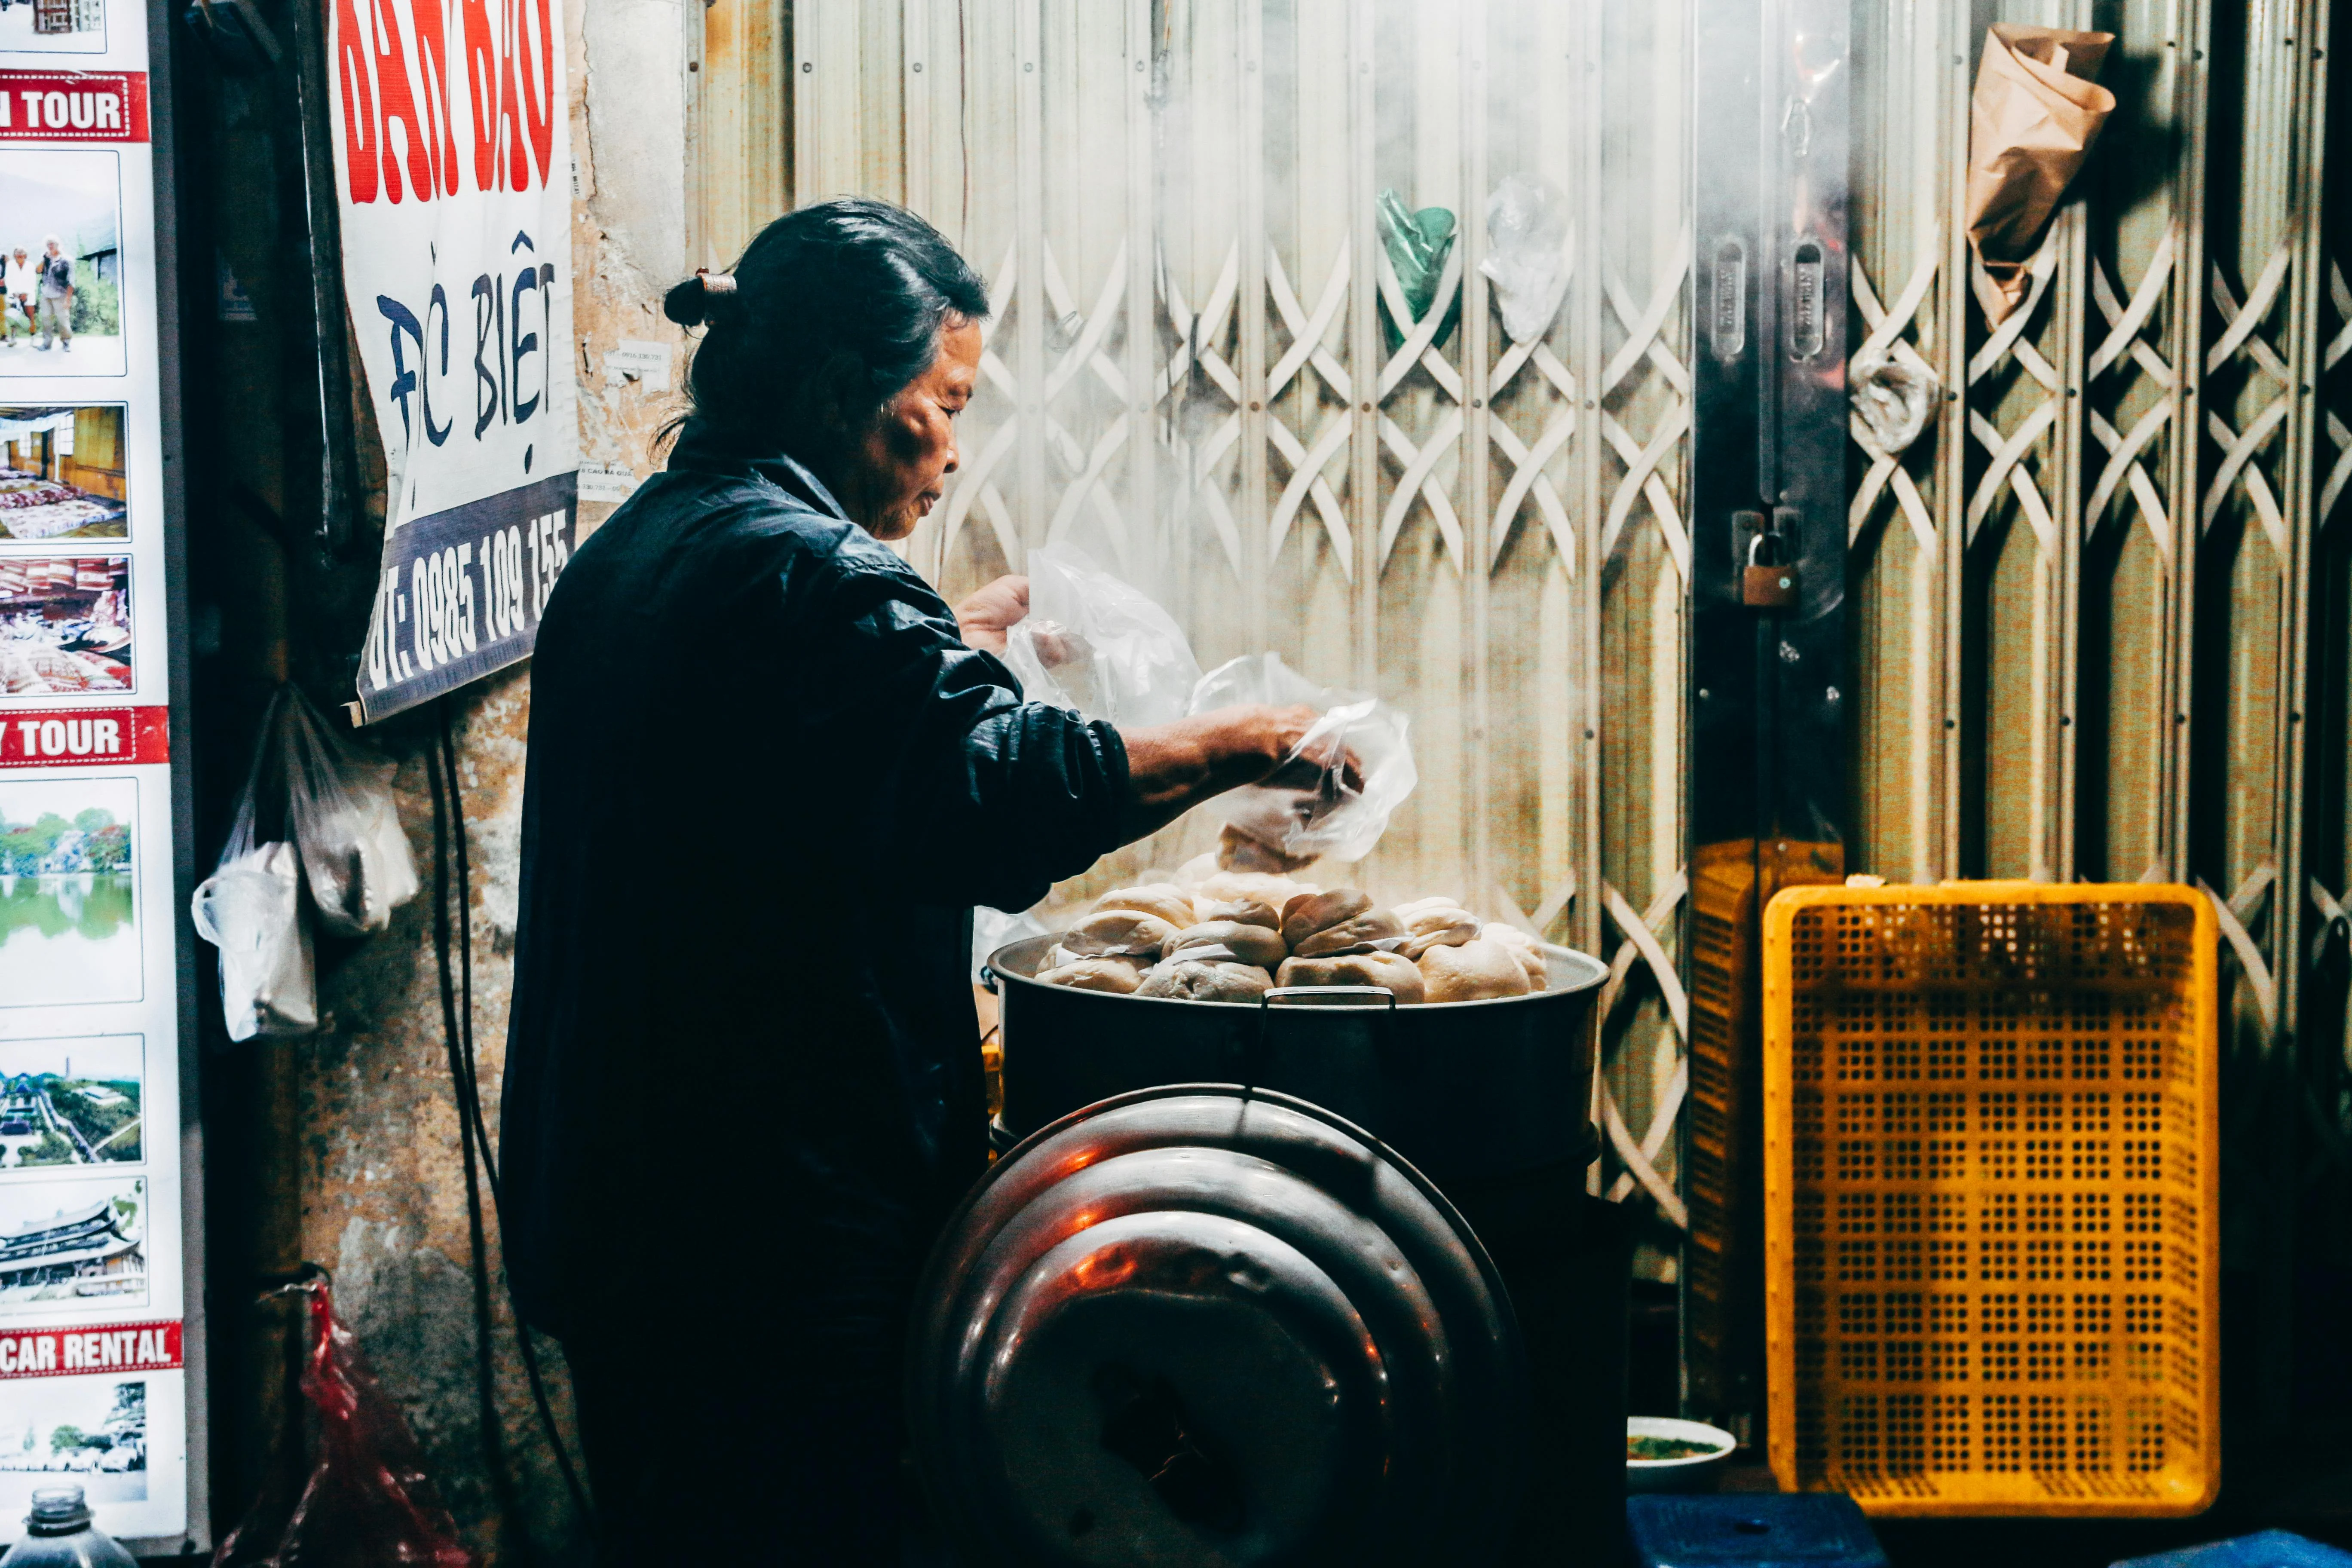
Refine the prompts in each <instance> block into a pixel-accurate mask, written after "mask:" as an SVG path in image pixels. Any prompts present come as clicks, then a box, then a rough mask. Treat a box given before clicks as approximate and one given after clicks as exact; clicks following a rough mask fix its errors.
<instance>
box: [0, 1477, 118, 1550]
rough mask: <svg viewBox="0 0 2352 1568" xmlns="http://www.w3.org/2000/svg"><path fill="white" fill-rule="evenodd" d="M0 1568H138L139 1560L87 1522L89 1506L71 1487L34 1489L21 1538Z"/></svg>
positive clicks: (104, 1532)
mask: <svg viewBox="0 0 2352 1568" xmlns="http://www.w3.org/2000/svg"><path fill="white" fill-rule="evenodd" d="M0 1568H139V1560H138V1559H137V1558H135V1557H133V1556H131V1553H130V1552H126V1551H124V1550H123V1549H122V1548H121V1546H119V1545H117V1544H116V1543H115V1540H114V1537H112V1536H110V1535H109V1534H107V1533H106V1531H102V1530H100V1529H99V1528H98V1526H96V1525H94V1524H92V1523H91V1522H90V1521H89V1503H87V1502H85V1501H83V1500H82V1495H81V1488H80V1487H79V1486H75V1485H64V1486H54V1487H35V1488H34V1489H33V1511H32V1512H30V1513H28V1514H26V1516H25V1538H24V1539H23V1540H22V1541H19V1542H16V1545H14V1546H11V1547H10V1548H8V1554H7V1555H6V1556H5V1557H0Z"/></svg>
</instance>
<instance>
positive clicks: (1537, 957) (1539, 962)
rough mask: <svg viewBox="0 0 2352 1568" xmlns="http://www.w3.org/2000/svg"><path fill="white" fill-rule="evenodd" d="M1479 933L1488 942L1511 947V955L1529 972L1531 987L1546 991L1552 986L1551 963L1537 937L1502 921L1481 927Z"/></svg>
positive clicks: (1529, 985)
mask: <svg viewBox="0 0 2352 1568" xmlns="http://www.w3.org/2000/svg"><path fill="white" fill-rule="evenodd" d="M1478 934H1479V935H1480V936H1481V937H1483V938H1485V939H1486V941H1488V942H1501V943H1502V944H1503V945H1504V946H1505V947H1507V948H1508V949H1510V951H1511V956H1512V957H1514V958H1516V959H1517V960H1518V961H1519V967H1520V968H1521V969H1523V970H1525V971H1526V972H1527V976H1528V987H1529V988H1530V989H1532V990H1536V991H1545V990H1549V988H1550V985H1551V963H1550V961H1549V959H1547V958H1545V957H1544V953H1543V949H1542V948H1541V947H1540V946H1539V945H1538V944H1537V942H1536V939H1535V938H1533V937H1531V936H1529V935H1528V933H1527V932H1525V931H1521V930H1520V929H1519V928H1518V927H1517V926H1515V925H1505V924H1504V923H1503V922H1501V921H1495V922H1493V923H1492V924H1490V925H1486V926H1484V927H1482V928H1480V930H1479V932H1478Z"/></svg>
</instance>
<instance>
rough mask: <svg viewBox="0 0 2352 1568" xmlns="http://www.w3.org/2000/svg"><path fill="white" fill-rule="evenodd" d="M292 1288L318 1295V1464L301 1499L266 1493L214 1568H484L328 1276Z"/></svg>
mask: <svg viewBox="0 0 2352 1568" xmlns="http://www.w3.org/2000/svg"><path fill="white" fill-rule="evenodd" d="M293 1289H296V1290H299V1291H301V1292H302V1293H304V1294H306V1295H308V1296H309V1297H310V1351H309V1352H308V1353H307V1354H306V1355H304V1357H303V1358H302V1394H303V1396H304V1397H305V1398H307V1399H308V1400H310V1405H311V1408H312V1409H313V1410H315V1411H316V1412H317V1414H318V1420H319V1447H318V1453H317V1457H316V1458H314V1459H313V1460H312V1461H311V1465H310V1475H309V1477H308V1478H307V1479H305V1480H304V1482H303V1484H302V1487H301V1489H300V1491H299V1493H297V1492H294V1491H293V1490H292V1489H291V1488H290V1487H279V1488H278V1489H275V1490H274V1491H271V1492H264V1493H263V1495H262V1498H261V1500H260V1501H258V1502H257V1503H256V1504H255V1505H254V1506H253V1510H252V1511H251V1512H249V1513H247V1515H246V1516H245V1519H244V1520H243V1521H241V1522H240V1523H239V1524H238V1525H237V1527H236V1530H234V1531H231V1532H230V1533H229V1535H228V1538H227V1539H226V1540H225V1541H223V1542H221V1543H220V1546H219V1548H218V1550H216V1551H215V1552H214V1553H213V1568H427V1565H429V1568H480V1562H481V1560H480V1559H479V1558H478V1557H476V1556H475V1555H474V1554H473V1553H472V1552H468V1551H467V1550H466V1548H465V1547H464V1546H462V1545H460V1544H459V1543H458V1541H457V1521H455V1520H453V1519H451V1518H450V1517H449V1510H447V1509H446V1508H444V1507H442V1506H441V1497H440V1494H439V1493H438V1492H437V1491H436V1490H435V1489H434V1486H433V1481H432V1479H431V1478H430V1477H428V1476H427V1475H425V1464H424V1457H423V1455H422V1454H420V1453H419V1452H418V1450H417V1447H416V1438H415V1436H413V1435H412V1434H411V1433H410V1432H409V1430H408V1423H407V1422H405V1421H404V1420H402V1419H401V1415H400V1412H399V1410H398V1409H397V1408H396V1407H394V1405H393V1403H392V1401H391V1400H390V1399H388V1398H386V1397H385V1395H384V1392H383V1389H381V1388H379V1387H377V1386H376V1382H375V1379H374V1378H373V1377H372V1376H370V1375H369V1374H368V1373H367V1371H366V1370H365V1369H364V1368H363V1367H362V1366H361V1364H360V1360H359V1343H358V1342H357V1341H355V1340H353V1339H352V1335H351V1331H350V1330H348V1329H346V1328H344V1327H343V1326H342V1325H341V1323H339V1322H337V1321H335V1310H334V1304H333V1300H332V1298H331V1294H330V1292H329V1289H328V1282H327V1279H326V1277H325V1275H324V1274H323V1273H322V1274H320V1276H319V1277H318V1278H316V1279H309V1280H306V1281H304V1282H303V1283H302V1284H300V1285H298V1286H295V1287H293Z"/></svg>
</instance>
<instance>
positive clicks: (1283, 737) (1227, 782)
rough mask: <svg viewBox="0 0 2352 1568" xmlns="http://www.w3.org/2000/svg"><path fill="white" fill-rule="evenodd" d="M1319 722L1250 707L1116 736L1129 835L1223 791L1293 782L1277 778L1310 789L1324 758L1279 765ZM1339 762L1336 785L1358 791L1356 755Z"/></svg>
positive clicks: (1313, 716)
mask: <svg viewBox="0 0 2352 1568" xmlns="http://www.w3.org/2000/svg"><path fill="white" fill-rule="evenodd" d="M1321 717H1322V715H1321V714H1319V713H1318V712H1317V711H1316V710H1314V709H1312V708H1305V707H1295V708H1276V707H1270V706H1264V705H1251V706H1245V707H1236V708H1220V709H1217V710H1214V711H1213V712H1209V713H1201V714H1196V715H1194V716H1193V717H1192V718H1189V719H1179V720H1177V721H1175V722H1174V723H1172V724H1155V725H1153V726H1152V727H1151V728H1150V729H1148V730H1122V731H1119V739H1121V740H1122V741H1124V742H1127V776H1128V787H1129V789H1130V790H1131V791H1133V792H1134V795H1135V805H1136V810H1137V814H1138V819H1139V827H1138V829H1137V831H1136V833H1135V837H1143V836H1144V835H1145V834H1149V833H1156V832H1158V831H1159V830H1160V828H1162V827H1164V826H1167V825H1168V824H1169V823H1171V822H1173V821H1174V820H1175V819H1176V818H1177V817H1179V816H1182V815H1183V814H1184V813H1185V812H1187V811H1189V810H1191V809H1192V807H1193V806H1195V805H1199V804H1200V803H1201V802H1202V801H1204V800H1208V799H1210V798H1212V797H1213V796H1215V795H1223V794H1224V793H1225V791H1227V790H1229V789H1239V788H1240V787H1241V786H1242V785H1244V784H1265V783H1276V784H1290V783H1292V782H1293V781H1292V780H1291V779H1290V778H1289V777H1286V776H1284V777H1277V776H1276V775H1277V774H1282V775H1287V774H1289V773H1294V772H1298V773H1303V774H1305V775H1311V776H1302V777H1301V778H1300V779H1299V780H1298V781H1297V783H1298V784H1299V785H1300V787H1304V788H1310V789H1311V788H1313V787H1314V785H1315V783H1316V781H1317V780H1318V779H1320V778H1321V777H1322V776H1323V775H1324V773H1325V772H1326V771H1327V770H1328V767H1329V762H1330V760H1329V759H1328V758H1322V757H1317V756H1314V755H1312V754H1310V755H1309V756H1307V757H1303V758H1301V759H1299V763H1297V764H1296V765H1294V767H1291V768H1286V767H1285V766H1284V765H1283V764H1284V763H1288V762H1289V761H1290V758H1291V755H1292V753H1293V752H1297V750H1298V748H1299V746H1300V744H1301V743H1302V742H1304V741H1305V740H1306V739H1307V731H1310V730H1312V729H1313V728H1314V727H1315V724H1316V721H1318V720H1319V719H1320V718H1321ZM1338 761H1339V777H1340V782H1341V784H1343V785H1344V786H1345V787H1347V788H1349V789H1357V788H1360V787H1362V783H1363V781H1362V778H1361V777H1360V774H1359V773H1358V770H1357V765H1356V759H1355V757H1354V756H1353V755H1352V754H1342V755H1341V756H1340V757H1339V759H1338Z"/></svg>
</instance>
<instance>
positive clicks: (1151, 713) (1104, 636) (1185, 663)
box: [1004, 544, 1201, 727]
mask: <svg viewBox="0 0 2352 1568" xmlns="http://www.w3.org/2000/svg"><path fill="white" fill-rule="evenodd" d="M1004 645H1005V647H1004V662H1005V663H1006V664H1007V665H1008V666H1010V667H1011V668H1012V670H1013V674H1014V675H1016V676H1018V677H1020V679H1021V687H1022V690H1023V692H1024V694H1025V695H1026V696H1027V697H1028V698H1029V699H1030V700H1032V701H1034V702H1051V703H1053V704H1054V705H1055V707H1058V708H1068V709H1072V710H1075V711H1076V712H1079V713H1083V714H1084V715H1086V716H1087V718H1089V719H1108V720H1109V721H1111V722H1112V723H1114V724H1122V725H1127V726H1130V727H1132V726H1137V725H1144V724H1165V723H1167V722H1169V721H1171V720H1175V719H1181V718H1182V717H1183V716H1184V703H1185V700H1186V699H1188V698H1189V697H1190V696H1191V695H1192V687H1193V684H1194V683H1195V682H1196V681H1198V680H1199V679H1201V665H1200V661H1199V660H1197V659H1195V658H1193V657H1192V644H1191V643H1190V642H1188V641H1186V640H1185V637H1184V633H1183V630H1182V628H1181V627H1180V626H1177V624H1176V622H1175V620H1174V618H1173V617H1171V616H1170V615H1169V614H1168V612H1167V611H1165V610H1163V609H1161V608H1160V606H1159V605H1157V604H1155V603H1153V602H1152V600H1151V599H1150V596H1149V595H1145V594H1144V593H1143V592H1142V591H1141V590H1139V589H1138V588H1135V587H1133V586H1131V585H1130V584H1126V583H1123V582H1121V581H1120V580H1119V579H1118V578H1117V577H1114V576H1112V575H1111V574H1109V573H1108V572H1106V571H1104V570H1103V569H1102V568H1101V567H1099V566H1097V565H1096V564H1095V563H1094V562H1093V561H1092V560H1091V559H1089V558H1088V557H1087V554H1086V553H1085V552H1083V551H1079V550H1075V549H1072V548H1071V547H1069V546H1067V545H1059V544H1053V545H1045V546H1042V547H1040V548H1038V549H1035V550H1033V551H1031V552H1029V614H1028V615H1027V616H1025V617H1024V619H1022V620H1020V621H1018V622H1015V623H1014V624H1013V627H1012V629H1011V630H1009V631H1008V632H1006V633H1005V637H1004Z"/></svg>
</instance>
